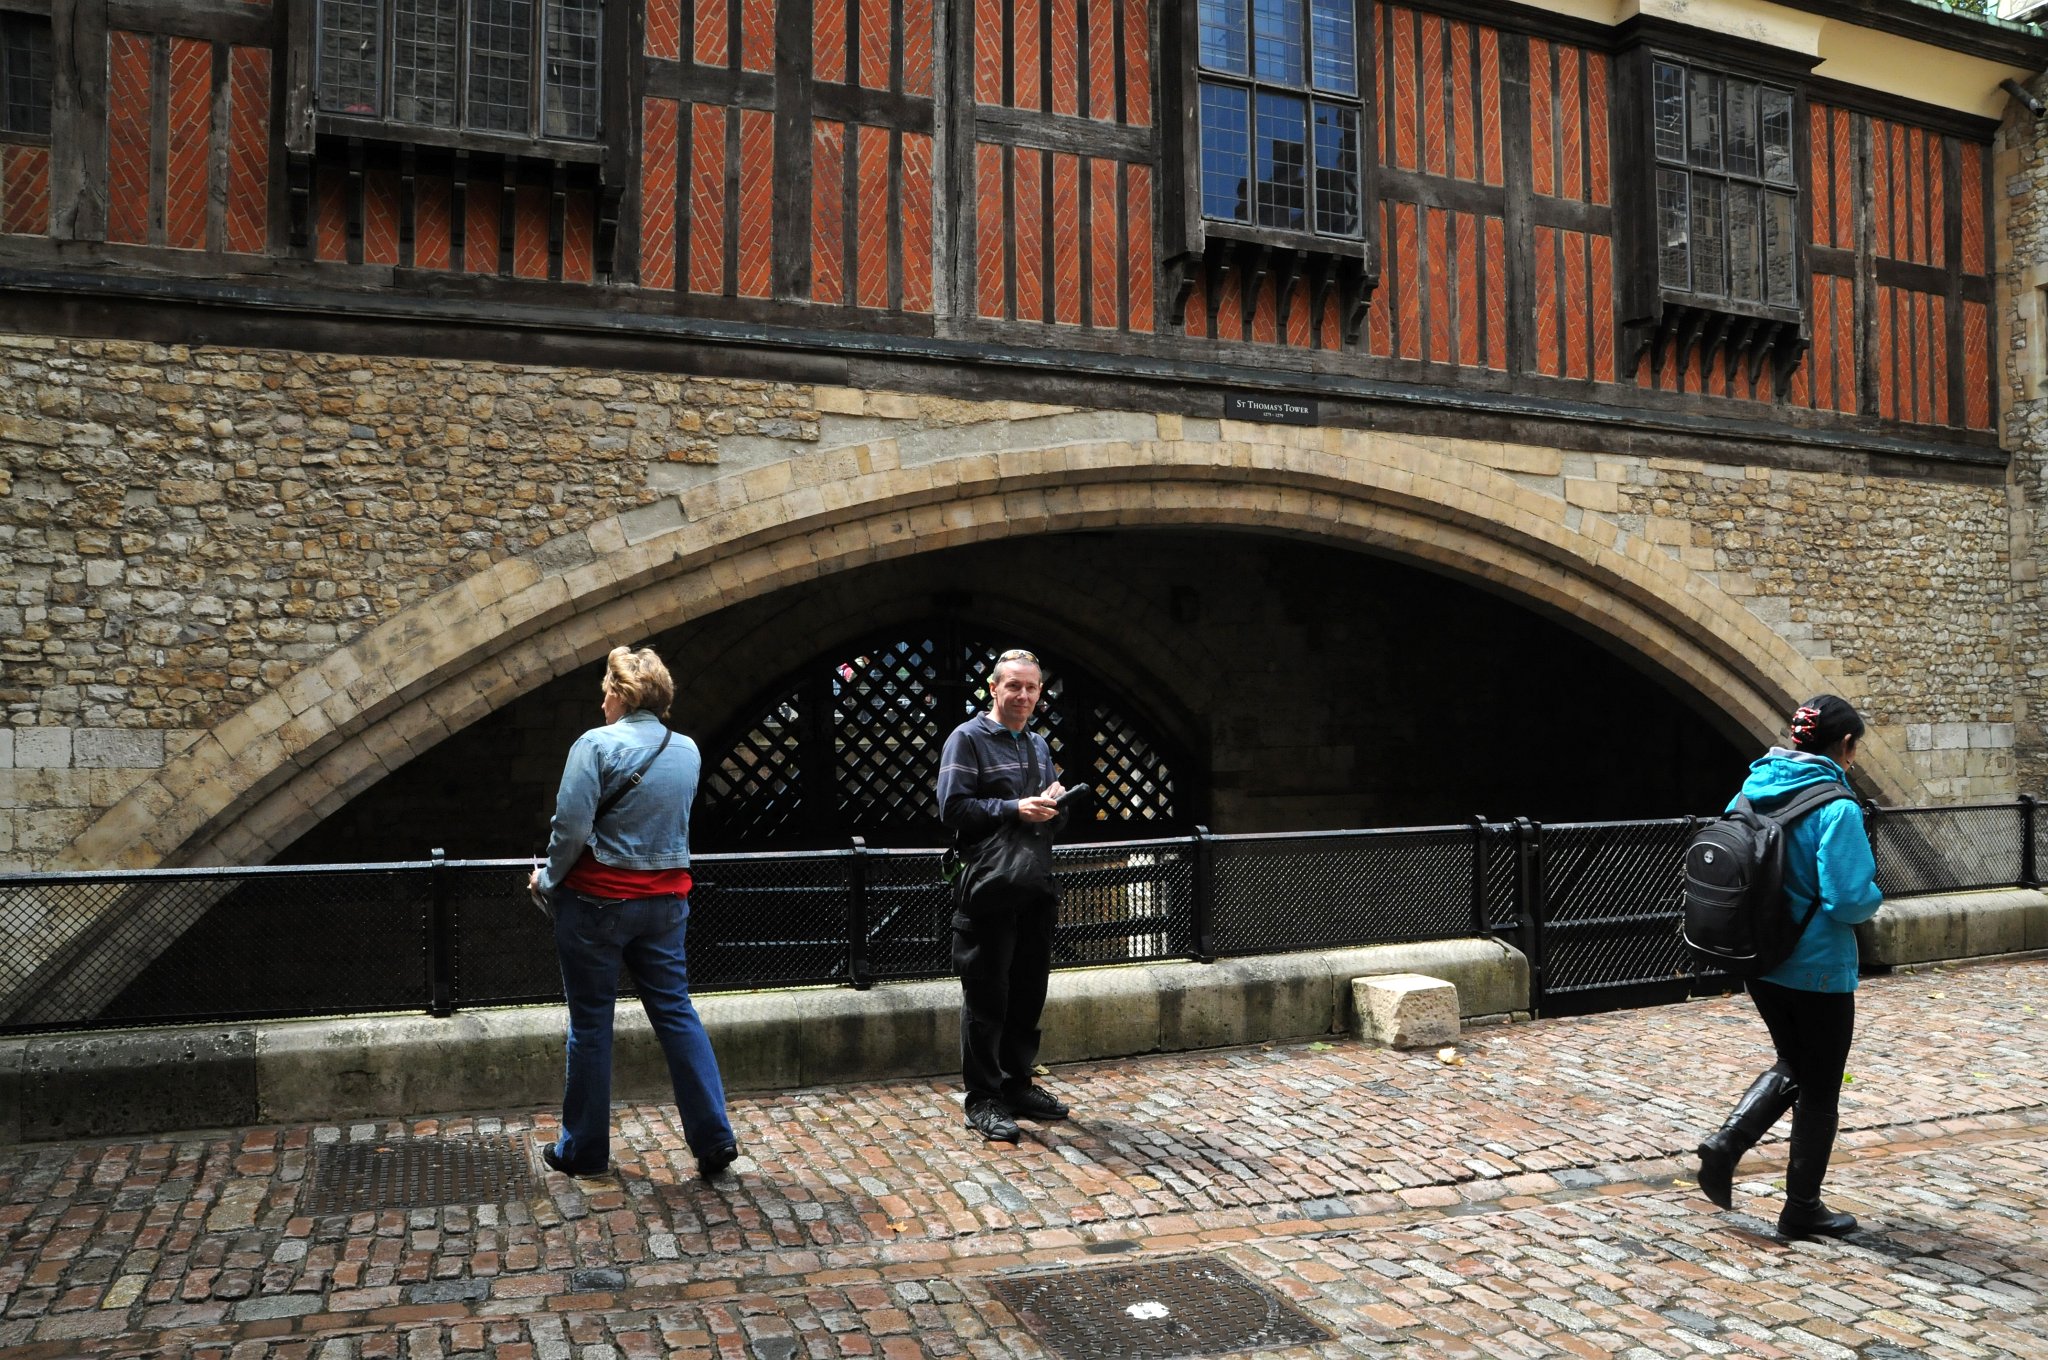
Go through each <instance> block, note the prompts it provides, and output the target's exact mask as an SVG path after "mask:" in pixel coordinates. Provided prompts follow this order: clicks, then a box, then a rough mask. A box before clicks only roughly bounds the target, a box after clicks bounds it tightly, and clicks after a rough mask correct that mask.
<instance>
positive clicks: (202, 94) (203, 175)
mask: <svg viewBox="0 0 2048 1360" xmlns="http://www.w3.org/2000/svg"><path fill="white" fill-rule="evenodd" d="M168 71H169V80H170V105H169V111H168V115H167V116H168V118H169V127H168V135H169V138H170V146H169V149H168V154H167V156H166V158H165V171H164V243H165V244H166V245H171V246H176V247H178V248H179V249H181V250H204V249H205V248H206V204H207V172H208V170H209V169H210V167H211V163H212V158H213V45H212V44H211V43H205V42H200V41H198V40H197V39H194V38H172V39H170V64H169V67H168Z"/></svg>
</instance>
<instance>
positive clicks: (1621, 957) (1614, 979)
mask: <svg viewBox="0 0 2048 1360" xmlns="http://www.w3.org/2000/svg"><path fill="white" fill-rule="evenodd" d="M1693 826H1694V823H1693V822H1692V821H1691V820H1690V819H1678V820H1672V821H1662V822H1600V823H1588V824H1583V825H1576V826H1574V825H1560V826H1547V827H1544V828H1543V830H1542V838H1543V894H1544V907H1543V916H1542V921H1543V968H1544V988H1543V990H1544V992H1545V994H1546V996H1549V995H1553V994H1560V993H1570V992H1574V991H1581V990H1587V989H1592V988H1617V987H1630V986H1639V985H1642V984H1646V983H1653V982H1677V981H1681V980H1684V979H1688V978H1691V977H1692V976H1694V972H1693V969H1694V962H1693V959H1692V955H1691V951H1690V950H1688V949H1687V948H1686V946H1685V942H1684V941H1683V940H1682V939H1681V938H1680V937H1679V933H1678V927H1679V915H1680V906H1681V901H1682V894H1683V892H1684V888H1685V845H1686V842H1687V841H1688V840H1689V839H1690V838H1691V834H1692V828H1693Z"/></svg>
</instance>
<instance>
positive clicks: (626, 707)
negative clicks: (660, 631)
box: [527, 647, 739, 1180]
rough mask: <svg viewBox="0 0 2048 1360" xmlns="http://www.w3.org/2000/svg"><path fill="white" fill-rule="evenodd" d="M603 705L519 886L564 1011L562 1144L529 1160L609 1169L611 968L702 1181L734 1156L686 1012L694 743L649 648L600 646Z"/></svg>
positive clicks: (707, 1048) (563, 1167) (584, 1171)
mask: <svg viewBox="0 0 2048 1360" xmlns="http://www.w3.org/2000/svg"><path fill="white" fill-rule="evenodd" d="M603 697H604V718H605V725H604V726H603V727H593V728H591V729H590V730H589V731H588V732H585V733H584V734H583V735H582V736H580V737H578V738H577V739H576V744H575V745H574V746H572V747H570V748H569V760H568V764H567V765H566V766H565V767H564V768H563V770H562V785H561V788H560V789H559V790H558V791H557V792H556V794H555V819H554V825H553V830H552V832H551V833H550V835H549V838H548V853H547V862H546V863H545V864H543V865H541V866H539V867H537V868H536V869H535V870H534V871H533V875H532V877H531V878H530V879H529V880H528V884H527V886H528V888H529V889H530V890H531V891H532V892H533V893H534V895H535V897H536V899H538V900H542V901H546V902H548V903H550V904H552V906H553V907H554V917H555V952H556V953H557V955H558V956H559V957H560V959H561V964H562V994H563V996H564V997H566V998H567V1000H568V1003H569V1052H568V1076H567V1079H566V1082H565V1086H564V1090H563V1093H562V1136H561V1138H560V1139H559V1140H557V1141H556V1142H553V1143H550V1144H549V1145H547V1146H546V1147H544V1148H542V1149H541V1160H543V1161H545V1162H546V1163H547V1164H548V1165H549V1166H550V1167H552V1168H554V1169H555V1170H556V1171H560V1172H563V1173H565V1174H567V1175H571V1176H592V1175H598V1174H600V1173H602V1172H603V1171H604V1170H605V1169H606V1167H607V1166H608V1165H609V1164H610V1159H611V1087H612V1013H613V1009H614V1007H615V1005H616V1003H617V1000H618V989H619V966H620V965H621V964H622V963H623V964H624V965H625V966H626V967H627V968H628V969H630V970H631V971H632V975H633V983H634V986H635V987H636V988H637V989H638V991H639V994H640V1004H641V1006H642V1007H643V1008H645V1010H646V1012H647V1019H648V1021H649V1023H650V1024H652V1025H653V1027H654V1034H655V1037H656V1038H657V1039H658V1040H659V1041H660V1043H661V1052H662V1056H663V1057H664V1058H666V1059H667V1061H668V1072H669V1080H670V1082H671V1083H672V1084H673V1086H674V1088H675V1096H676V1112H677V1114H678V1115H680V1116H681V1118H682V1125H683V1137H684V1138H685V1139H686V1140H687V1141H688V1143H689V1145H690V1151H691V1152H692V1153H693V1154H694V1155H695V1156H696V1158H697V1171H698V1174H700V1175H702V1176H703V1177H704V1178H705V1179H707V1180H708V1179H710V1178H711V1177H713V1176H716V1175H717V1174H718V1173H719V1172H721V1171H723V1170H725V1168H726V1167H728V1166H730V1165H731V1164H732V1162H733V1159H734V1158H736V1157H737V1156H738V1155H739V1148H738V1144H737V1141H736V1140H735V1138H734V1137H733V1131H732V1124H731V1123H730V1122H729V1121H728V1120H727V1119H726V1114H725V1087H724V1085H723V1084H722V1083H721V1082H720V1080H719V1076H718V1059H717V1058H716V1057H715V1056H714V1055H713V1054H712V1052H711V1040H710V1038H709V1036H707V1035H706V1034H705V1033H704V1024H703V1022H702V1021H701V1020H699V1019H698V1018H697V1008H696V1007H695V1006H693V1005H691V1004H690V985H689V970H688V968H687V965H686V958H685V955H684V950H683V934H684V927H685V925H686V924H687V922H688V920H689V915H690V804H691V802H692V801H693V800H694V799H695V798H696V796H697V774H698V770H699V768H700V759H699V757H698V754H697V744H696V743H695V742H693V741H691V740H690V739H689V738H688V737H685V736H682V735H680V734H678V733H673V732H670V731H669V729H668V727H667V718H668V710H669V704H670V702H671V701H672V700H673V699H674V698H675V681H674V680H672V679H671V678H670V677H669V673H668V667H667V666H664V665H663V664H662V662H661V658H660V657H658V656H656V655H655V654H654V652H653V651H652V650H651V649H647V648H643V649H641V650H640V651H637V652H636V651H633V650H632V649H630V648H626V647H614V648H612V651H611V655H610V657H609V658H608V659H607V661H606V663H605V676H604V686H603ZM607 799H610V800H611V801H610V803H609V806H605V803H606V800H607ZM600 810H602V814H603V815H601V816H600V815H599V812H600Z"/></svg>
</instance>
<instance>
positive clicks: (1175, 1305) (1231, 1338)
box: [989, 1257, 1331, 1360]
mask: <svg viewBox="0 0 2048 1360" xmlns="http://www.w3.org/2000/svg"><path fill="white" fill-rule="evenodd" d="M989 1292H990V1293H992V1294H994V1295H995V1296H996V1297H997V1298H998V1299H1000V1300H1002V1302H1003V1303H1004V1304H1006V1305H1007V1306H1008V1307H1009V1309H1010V1311H1011V1312H1013V1313H1015V1314H1016V1315H1017V1318H1018V1320H1019V1321H1021V1322H1022V1323H1023V1324H1024V1326H1025V1327H1026V1328H1028V1329H1029V1330H1030V1332H1031V1334H1032V1335H1033V1336H1035V1337H1037V1338H1038V1341H1039V1344H1040V1345H1042V1346H1044V1347H1045V1348H1046V1349H1047V1350H1049V1351H1051V1352H1052V1353H1053V1354H1054V1355H1056V1356H1062V1357H1066V1360H1175V1357H1179V1356H1187V1355H1224V1354H1229V1353H1233V1352H1238V1351H1260V1350H1270V1349H1272V1348H1274V1347H1276V1346H1305V1345H1308V1344H1310V1343H1311V1342H1316V1341H1328V1340H1330V1336H1331V1334H1330V1332H1329V1331H1328V1329H1326V1328H1324V1327H1323V1326H1321V1325H1320V1324H1319V1323H1316V1322H1314V1321H1311V1320H1310V1319H1309V1317H1308V1316H1307V1315H1306V1314H1304V1313H1302V1312H1301V1311H1300V1310H1299V1309H1297V1308H1295V1306H1294V1305H1293V1304H1291V1303H1288V1302H1287V1301H1286V1300H1285V1299H1283V1298H1281V1297H1280V1296H1279V1295H1278V1294H1275V1293H1273V1292H1272V1291H1271V1290H1269V1289H1267V1288H1266V1287H1265V1286H1263V1285H1261V1284H1259V1283H1258V1282H1257V1281H1255V1280H1253V1279H1252V1278H1251V1277H1250V1276H1248V1275H1246V1274H1244V1273H1243V1272H1242V1271H1240V1270H1238V1269H1237V1268H1236V1267H1235V1266H1232V1265H1231V1264H1230V1263H1229V1262H1227V1261H1223V1260H1219V1259H1216V1258H1213V1257H1175V1258H1170V1259H1168V1260H1163V1261H1147V1262H1144V1263H1143V1264H1138V1265H1128V1266H1092V1267H1089V1268H1086V1269H1071V1270H1061V1271H1055V1272H1052V1273H1050V1274H1041V1275H1009V1276H1002V1277H998V1278H996V1279H992V1280H990V1281H989Z"/></svg>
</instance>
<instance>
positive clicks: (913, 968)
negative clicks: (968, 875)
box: [866, 850, 953, 980]
mask: <svg viewBox="0 0 2048 1360" xmlns="http://www.w3.org/2000/svg"><path fill="white" fill-rule="evenodd" d="M940 858H941V857H940V855H939V852H937V851H927V850H898V851H882V852H877V853H875V854H871V855H869V856H868V857H867V859H866V865H867V876H868V878H867V882H868V895H867V907H868V968H869V970H870V971H871V972H872V973H873V975H874V976H875V977H876V978H878V979H884V980H886V979H892V978H929V977H944V976H945V975H946V974H948V973H950V972H952V971H953V957H952V947H953V926H952V918H953V893H952V889H951V888H950V887H949V886H948V885H947V884H946V883H945V882H944V881H943V880H942V879H941V878H940V876H939V862H940Z"/></svg>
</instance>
